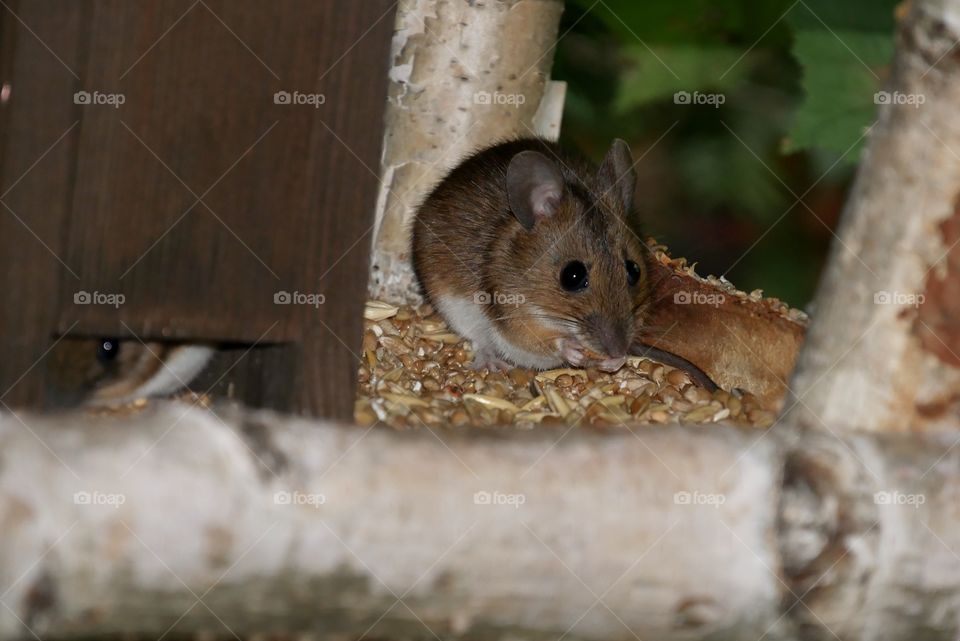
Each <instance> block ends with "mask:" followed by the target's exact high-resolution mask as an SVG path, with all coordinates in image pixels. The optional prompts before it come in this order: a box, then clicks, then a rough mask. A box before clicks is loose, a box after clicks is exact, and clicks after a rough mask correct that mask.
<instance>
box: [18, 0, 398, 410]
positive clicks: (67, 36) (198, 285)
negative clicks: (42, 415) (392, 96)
mask: <svg viewBox="0 0 960 641" xmlns="http://www.w3.org/2000/svg"><path fill="white" fill-rule="evenodd" d="M71 6H74V5H73V4H72V5H71ZM76 6H77V7H79V8H78V9H76V10H74V13H76V14H77V16H78V17H77V18H76V19H74V22H73V23H70V24H68V23H67V21H66V19H65V18H64V17H63V15H62V8H61V7H60V5H59V4H54V3H31V7H33V8H34V12H35V13H36V14H37V15H38V17H42V18H43V19H45V20H48V21H54V22H55V24H53V25H52V26H51V27H50V28H49V29H48V31H50V33H51V36H50V42H51V48H54V49H55V50H57V51H59V50H60V49H64V48H66V46H67V44H68V43H70V42H73V43H74V44H73V48H74V49H79V50H80V53H78V54H76V56H75V57H76V58H77V60H76V62H75V63H74V66H75V68H76V72H77V75H78V76H79V80H75V79H74V78H73V77H72V76H70V75H69V73H68V72H67V71H66V70H64V69H63V68H62V67H60V68H59V69H57V68H55V67H58V66H59V63H57V62H56V60H55V59H53V58H52V57H51V56H50V55H49V54H47V53H46V52H44V54H43V55H40V54H39V53H36V54H33V55H32V58H35V59H38V60H39V61H43V64H44V65H45V66H49V67H51V69H50V70H49V71H48V70H46V69H43V70H34V72H33V73H31V74H28V75H32V76H34V77H36V78H38V79H47V82H49V78H51V77H55V75H54V72H57V73H58V74H59V76H63V75H66V76H67V78H68V79H69V80H70V81H72V82H74V83H75V85H76V89H78V90H83V91H86V92H88V94H89V95H90V96H91V97H92V98H91V103H90V104H85V105H79V106H77V105H73V104H68V105H67V106H66V107H63V106H62V105H59V106H58V108H59V109H60V110H61V111H65V112H66V113H65V114H62V115H61V114H59V112H58V114H56V115H54V114H51V115H50V116H49V119H50V120H51V124H50V126H49V129H50V130H51V131H55V132H56V134H55V135H52V136H51V135H50V132H46V131H45V132H43V133H44V135H42V136H41V135H39V133H37V132H31V135H35V136H36V137H37V138H38V140H37V141H35V142H33V141H28V142H24V143H20V145H21V146H24V145H28V143H30V142H32V146H31V148H32V147H36V146H38V145H39V144H40V143H41V142H42V141H46V142H47V143H48V142H49V140H53V139H55V137H56V135H59V133H60V131H62V130H63V129H64V128H65V127H66V126H67V125H68V124H69V118H70V117H73V118H75V119H79V120H80V124H79V125H78V126H77V128H76V131H75V133H76V135H77V140H76V142H75V149H74V150H73V152H74V153H73V156H72V157H71V156H69V155H68V156H67V157H65V158H64V159H63V160H62V162H63V163H64V164H65V168H64V169H63V170H62V171H61V174H63V175H62V176H61V175H56V174H55V173H53V171H52V170H51V171H50V172H46V173H43V174H39V173H38V174H37V176H36V181H35V182H34V183H33V190H32V192H33V193H32V197H33V198H35V199H38V202H37V203H36V204H33V203H31V204H30V206H29V207H27V206H24V209H28V210H30V211H36V212H37V213H38V215H39V214H40V212H42V213H43V215H44V216H45V217H44V224H45V225H47V226H48V230H47V231H48V232H49V233H50V234H51V235H53V234H57V235H60V237H63V238H65V239H66V240H65V246H64V247H63V249H62V254H63V257H64V261H65V262H66V263H67V264H69V265H70V266H71V267H72V269H73V270H74V271H75V273H76V275H77V278H76V279H75V282H74V283H72V284H71V286H70V287H68V288H67V289H66V290H64V291H63V292H61V296H60V298H61V299H62V300H59V301H58V303H59V305H58V307H59V311H57V312H56V313H57V316H56V318H55V319H51V318H49V317H48V316H47V317H43V319H41V317H40V316H39V315H38V314H39V312H37V313H33V314H32V315H30V319H31V320H29V321H28V323H29V324H30V325H32V326H34V327H37V328H41V329H38V331H40V332H41V333H44V332H45V333H49V334H53V333H54V332H64V333H65V332H70V333H74V334H84V335H94V336H96V335H106V336H121V337H122V336H129V335H134V336H137V337H138V338H141V339H144V340H147V339H164V338H166V339H182V340H209V341H214V342H219V341H229V342H233V343H246V344H248V345H249V344H258V345H262V344H279V343H291V344H298V345H297V346H296V348H295V349H296V351H298V352H299V353H301V354H302V356H303V358H302V359H300V362H301V363H303V364H305V365H310V361H311V360H316V359H322V360H323V366H322V368H320V367H319V366H314V365H310V366H309V367H305V368H302V369H300V370H299V371H295V369H296V368H280V369H282V370H287V371H289V373H281V372H280V371H279V370H274V371H272V372H267V373H265V376H267V377H280V378H282V379H283V385H282V386H281V387H287V388H291V387H293V388H297V389H298V392H297V393H296V394H294V395H292V396H293V397H294V398H295V399H296V401H295V402H296V407H294V408H290V409H298V410H303V411H306V412H308V413H311V414H317V415H323V416H340V417H344V418H345V417H348V416H350V414H351V412H352V395H353V389H354V378H355V371H356V358H355V356H354V354H353V352H356V351H357V350H358V347H359V342H360V336H361V331H362V326H361V313H362V305H363V301H364V298H365V297H364V288H365V285H366V280H367V268H368V262H369V245H370V240H369V234H370V226H371V225H372V222H373V208H374V200H375V197H376V192H377V185H378V178H377V175H376V168H377V166H378V161H379V153H380V145H381V141H382V130H383V127H382V119H383V108H384V102H385V98H386V84H387V81H386V63H387V53H388V47H389V40H390V34H391V31H392V27H393V18H392V14H393V3H392V2H389V1H388V0H365V1H364V2H349V1H347V0H330V1H326V2H308V1H306V0H282V1H280V2H273V3H262V2H255V1H253V0H243V1H232V2H226V1H215V0H211V1H209V2H201V3H194V2H192V1H190V0H154V1H151V2H140V3H129V2H122V1H118V0H96V1H91V2H82V3H77V4H76ZM81 9H82V10H83V11H82V12H81V11H80V10H81ZM81 13H83V14H84V21H83V24H82V25H81V24H79V16H80V15H81ZM47 14H55V15H47ZM21 32H22V29H19V28H18V29H17V35H18V37H20V38H21V39H22V38H23V35H24V34H23V33H21ZM71 39H72V40H71ZM27 40H28V41H29V38H27ZM29 44H30V46H31V47H32V48H34V49H35V48H37V47H39V46H40V45H39V44H37V43H36V42H32V43H29ZM44 56H45V57H44ZM23 57H24V58H25V57H26V56H23ZM15 58H16V60H17V63H18V64H27V63H26V60H24V61H23V62H22V63H21V62H20V58H21V55H20V53H19V52H17V55H16V56H15ZM47 59H52V60H53V63H52V65H51V64H49V61H48V60H47ZM39 61H37V62H34V63H33V64H34V65H37V64H40V62H39ZM55 88H56V87H54V86H53V85H51V86H50V87H49V88H48V90H51V91H52V90H53V89H55ZM278 92H286V95H290V96H291V100H290V103H288V104H284V103H283V101H281V102H279V103H278V102H277V101H276V100H275V94H277V93H278ZM61 93H62V94H63V95H72V93H73V91H72V90H71V91H69V92H67V91H65V89H64V88H62V87H61V88H59V92H58V99H59V100H60V101H61V102H62V100H63V95H60V94H61ZM98 96H99V97H100V100H102V101H103V100H106V101H109V100H113V101H115V102H122V104H119V105H115V104H109V103H108V104H103V103H101V104H97V97H98ZM104 96H113V98H104ZM298 96H301V97H302V96H308V98H305V99H303V100H304V101H303V102H301V103H300V104H294V103H296V102H297V97H298ZM319 96H322V98H320V97H319ZM41 98H42V97H41V96H38V98H37V99H34V98H32V97H30V98H29V100H28V99H27V98H26V97H25V98H24V102H23V103H21V104H20V105H19V107H20V108H22V109H23V110H25V112H29V113H24V114H23V115H22V116H20V117H19V119H17V118H14V119H13V121H12V122H11V124H10V129H11V131H17V130H20V129H24V128H25V127H24V125H23V124H21V123H23V122H24V119H26V118H30V119H31V122H32V121H33V120H34V119H36V113H35V111H36V110H37V109H38V108H41V107H44V106H45V103H44V102H43V101H42V100H41ZM48 109H49V108H48ZM55 116H56V117H55ZM54 121H56V122H54ZM60 121H66V122H67V125H64V124H62V123H61V122H60ZM24 135H26V134H24ZM9 146H10V149H9V150H8V153H9V155H10V157H11V158H16V163H14V164H18V166H19V164H22V163H23V162H24V160H29V161H31V162H32V159H33V158H34V157H35V156H36V154H33V155H31V153H29V152H28V151H26V150H21V148H20V147H16V146H14V141H11V142H10V145H9ZM63 150H67V151H69V150H70V147H69V146H68V145H64V147H63ZM38 153H39V152H38ZM71 162H73V163H75V168H73V169H71V170H70V171H69V172H68V171H67V169H66V167H67V166H69V165H70V163H71ZM11 171H12V172H13V173H16V172H15V171H13V170H11ZM7 173H10V172H5V174H7ZM69 176H73V177H74V183H73V184H75V189H68V181H67V179H68V177H69ZM40 200H43V202H44V205H41V203H40ZM47 201H57V202H58V203H59V210H58V211H60V212H63V211H66V210H67V209H69V215H68V220H69V222H68V223H67V224H63V223H62V222H61V220H62V219H61V218H56V217H54V216H50V215H49V212H50V211H51V209H52V206H51V204H50V203H49V202H47ZM3 224H8V223H7V222H4V223H3ZM21 235H22V234H21ZM4 237H5V238H9V235H5V236H4ZM13 244H14V245H15V247H16V248H17V249H18V251H28V250H30V251H32V249H31V248H30V247H29V243H28V242H27V240H16V241H15V242H14V243H13ZM41 249H42V248H41ZM35 253H36V252H34V254H35ZM32 255H33V254H31V256H32ZM4 260H6V256H5V258H4ZM37 260H39V258H33V257H26V256H25V257H24V259H23V262H24V264H25V265H34V264H35V263H36V262H37ZM30 269H33V268H32V267H31V268H30ZM47 278H48V280H49V279H52V278H53V276H48V277H47ZM53 282H55V280H50V281H49V282H46V283H45V284H44V285H43V286H42V287H40V288H39V289H36V290H34V291H45V292H53V291H56V290H57V288H56V287H55V286H52V283H53ZM76 291H84V292H88V293H90V294H91V295H93V294H94V293H98V294H101V295H104V294H106V295H114V296H117V297H118V298H119V297H122V301H123V302H122V304H121V305H119V306H116V305H109V304H99V305H98V304H84V305H76V304H73V299H72V294H73V293H74V292H76ZM280 292H287V293H289V294H291V295H295V294H296V293H299V294H302V295H305V296H309V297H312V298H311V299H310V300H309V301H308V302H307V303H305V304H296V300H294V301H293V303H292V304H275V296H276V295H277V294H278V293H280ZM20 297H22V296H20ZM292 297H293V298H295V296H292ZM35 298H36V305H38V306H40V307H44V308H45V309H46V308H47V307H49V306H50V305H51V301H50V300H48V299H45V298H43V297H35ZM315 301H322V304H311V303H313V302H315ZM54 309H55V310H56V306H54ZM45 313H47V314H49V313H51V312H49V310H48V311H47V312H45ZM8 322H9V321H8ZM7 333H8V334H11V332H7ZM17 335H20V334H19V333H18V334H17ZM23 340H25V341H27V342H28V343H30V344H31V345H33V344H36V343H37V342H38V341H39V339H38V338H36V337H30V336H25V337H24V338H23ZM302 341H311V342H310V343H309V344H300V343H302ZM314 341H315V342H314ZM26 351H29V350H26ZM34 351H35V350H34ZM11 367H13V366H12V365H11ZM18 367H20V365H18ZM245 368H246V365H238V366H237V367H235V368H234V371H235V372H236V373H237V374H238V375H240V376H241V378H244V379H249V377H250V375H251V373H250V372H244V371H243V370H244V369H245ZM289 391H290V390H289V389H287V390H286V393H287V395H288V396H290V394H289ZM268 405H276V403H268Z"/></svg>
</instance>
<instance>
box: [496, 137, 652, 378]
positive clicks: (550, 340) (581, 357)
mask: <svg viewBox="0 0 960 641" xmlns="http://www.w3.org/2000/svg"><path fill="white" fill-rule="evenodd" d="M635 184H636V178H635V175H634V172H633V159H632V158H631V155H630V150H629V148H628V147H627V144H626V143H625V142H623V141H622V140H616V141H614V143H613V146H612V147H611V148H610V150H609V152H608V153H607V155H606V157H605V158H604V160H603V162H602V164H601V165H600V167H599V169H597V170H596V171H595V172H594V171H592V169H588V168H587V167H586V166H584V167H580V166H577V167H574V168H571V167H568V166H566V164H564V162H563V161H562V160H560V159H558V158H557V157H554V156H553V155H552V154H550V153H549V151H546V153H543V152H540V151H530V150H528V151H522V152H520V153H518V154H516V155H515V156H514V157H513V158H512V159H511V161H510V163H509V165H508V168H507V172H506V191H507V198H508V202H509V206H510V209H511V211H512V213H513V215H514V217H515V218H516V221H517V223H518V224H517V225H514V226H513V227H514V230H513V233H512V234H510V235H509V236H510V237H509V240H508V241H507V242H505V243H503V244H502V246H500V247H498V251H497V252H495V256H494V260H495V261H496V262H498V263H499V264H508V265H510V266H511V268H510V270H509V272H508V273H507V274H501V275H502V276H503V278H502V279H500V280H501V286H503V287H505V288H510V289H511V290H512V291H517V292H522V293H523V300H522V301H518V302H517V304H516V305H515V309H514V310H512V314H511V313H509V312H510V310H504V309H501V310H500V317H504V316H505V317H512V319H518V320H517V322H512V323H511V327H510V332H511V334H510V335H511V336H523V337H525V338H526V340H525V341H524V342H525V343H526V345H525V347H526V348H527V349H533V348H534V347H535V345H534V344H532V343H531V340H532V341H535V342H539V343H540V345H541V346H542V348H543V349H552V350H554V351H555V352H559V355H560V356H561V357H562V358H563V359H564V360H566V361H567V362H569V363H571V364H573V365H588V364H599V365H601V366H606V367H605V369H616V368H617V367H619V366H620V365H622V364H623V361H624V359H625V357H626V355H627V353H628V350H629V347H630V342H631V339H632V337H633V333H634V323H635V316H636V312H637V309H638V308H640V307H643V306H644V305H645V304H646V300H647V293H648V290H647V268H646V263H645V258H644V252H645V251H646V249H645V247H644V246H643V244H642V243H641V241H640V238H639V237H638V235H637V233H636V231H635V225H634V216H635V215H634V207H633V194H634V188H635ZM507 302H509V299H507ZM501 307H504V306H501Z"/></svg>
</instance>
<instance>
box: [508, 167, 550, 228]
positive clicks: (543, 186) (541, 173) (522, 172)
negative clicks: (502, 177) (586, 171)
mask: <svg viewBox="0 0 960 641" xmlns="http://www.w3.org/2000/svg"><path fill="white" fill-rule="evenodd" d="M562 197H563V175H562V174H561V173H560V168H559V167H557V164H556V163H555V162H553V161H552V160H550V159H549V158H547V157H546V156H544V155H543V154H541V153H540V152H538V151H531V150H528V151H521V152H520V153H518V154H517V155H516V156H514V157H513V158H511V159H510V164H509V165H508V166H507V201H508V202H509V203H510V209H511V210H512V211H513V215H514V216H516V217H517V220H518V221H520V224H521V225H523V227H524V228H525V229H527V230H528V231H529V230H531V229H533V226H534V224H536V222H537V221H538V220H540V219H541V218H547V217H549V216H553V215H554V214H555V213H557V208H558V207H559V206H560V199H561V198H562Z"/></svg>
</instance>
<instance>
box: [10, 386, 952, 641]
mask: <svg viewBox="0 0 960 641" xmlns="http://www.w3.org/2000/svg"><path fill="white" fill-rule="evenodd" d="M789 434H790V433H789V432H788V431H783V432H777V433H770V434H768V435H766V436H764V435H763V434H762V433H759V432H753V433H750V432H740V431H736V430H733V429H728V428H724V427H720V426H713V427H710V428H683V427H671V428H669V429H655V428H650V427H647V428H638V429H637V430H636V431H634V432H630V431H627V430H623V431H619V432H614V433H609V434H592V435H590V434H585V433H583V432H581V431H574V432H571V433H569V434H566V435H565V434H564V433H563V432H561V431H555V430H550V429H544V430H540V431H535V432H532V433H526V434H522V433H517V432H515V431H511V432H510V433H509V434H497V433H491V432H485V433H481V434H480V435H477V434H476V433H472V436H467V435H463V434H451V433H429V432H426V431H422V432H419V433H406V434H398V433H396V432H393V431H390V430H385V429H373V430H363V429H360V428H355V427H354V428H346V427H337V426H331V425H325V424H315V423H309V422H306V421H299V420H294V419H285V418H282V417H278V416H276V415H272V414H267V413H256V414H254V413H250V414H243V413H232V414H226V415H224V416H223V417H218V416H217V415H215V414H213V413H210V412H206V411H201V410H196V409H190V408H188V407H186V406H184V405H178V404H173V403H171V404H159V405H155V406H153V407H152V409H149V410H147V411H146V412H145V413H143V414H140V415H137V416H135V417H133V418H126V419H124V418H103V417H99V418H90V417H84V416H78V415H62V416H58V417H36V416H30V415H23V416H15V415H10V414H6V415H2V416H0V522H2V530H3V537H2V539H0V582H2V585H3V590H4V591H3V592H2V596H0V605H3V606H4V607H3V608H0V639H17V638H26V637H28V636H30V635H31V633H33V634H35V635H37V636H38V637H40V638H44V639H75V638H81V637H87V638H91V637H97V636H119V635H123V634H126V635H134V636H136V637H141V638H147V637H150V638H157V637H159V636H161V635H166V636H169V635H174V636H180V635H186V634H196V633H205V634H208V635H218V636H219V635H229V634H230V632H233V633H235V634H237V635H240V636H243V637H246V636H249V635H251V634H254V633H258V632H261V633H270V632H287V633H289V632H297V631H301V632H306V633H307V634H308V635H309V637H310V638H315V639H318V640H326V639H330V640H333V639H343V638H347V637H351V638H389V639H397V640H403V639H433V638H435V637H434V635H436V636H437V637H439V638H471V639H494V638H508V637H509V638H516V639H547V638H549V639H557V638H565V639H566V638H569V639H597V640H599V639H611V638H632V637H634V636H636V637H638V638H645V639H657V640H658V641H671V640H673V639H678V640H679V639H685V640H688V641H689V640H698V639H711V640H718V639H731V640H734V639H736V640H738V641H739V640H742V639H757V638H761V637H762V638H765V639H793V638H804V639H821V638H834V637H833V635H834V634H836V635H837V637H839V638H841V639H874V640H884V639H891V640H892V639H903V638H919V637H917V634H918V633H919V632H920V631H923V633H924V634H926V635H928V636H924V637H923V638H924V639H952V638H955V637H956V635H957V634H958V632H960V626H958V622H960V560H958V557H957V556H956V555H955V554H954V552H955V551H957V550H960V517H958V513H957V508H956V506H957V498H958V496H960V448H954V449H952V450H950V449H947V443H946V439H945V438H944V439H942V440H935V439H933V440H923V439H920V438H917V439H916V440H913V441H891V440H889V437H872V436H860V437H850V438H848V439H846V440H844V441H842V442H841V441H838V440H837V439H835V438H833V437H830V436H827V435H818V434H811V435H809V436H807V437H804V438H802V439H797V440H794V441H790V440H789V439H787V438H786V436H787V435H789ZM931 438H932V437H931ZM884 439H886V440H884ZM878 492H886V493H887V495H888V496H889V497H890V498H889V500H884V499H883V496H882V495H878V494H877V493H878ZM878 497H880V498H878ZM919 497H922V498H919ZM798 601H799V602H798ZM228 630H229V632H228ZM798 634H799V635H801V636H800V637H798V636H797V635H798ZM764 635H765V636H764Z"/></svg>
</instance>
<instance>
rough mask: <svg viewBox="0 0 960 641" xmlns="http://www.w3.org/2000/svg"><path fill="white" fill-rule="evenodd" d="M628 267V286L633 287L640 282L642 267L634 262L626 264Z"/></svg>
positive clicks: (630, 261) (629, 261)
mask: <svg viewBox="0 0 960 641" xmlns="http://www.w3.org/2000/svg"><path fill="white" fill-rule="evenodd" d="M626 266H627V284H628V285H630V287H633V286H634V285H636V284H637V283H638V282H640V265H638V264H636V263H635V262H633V261H632V260H628V261H627V262H626Z"/></svg>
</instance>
